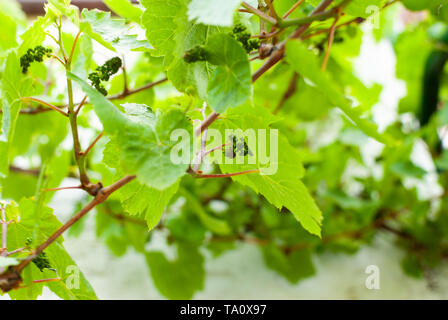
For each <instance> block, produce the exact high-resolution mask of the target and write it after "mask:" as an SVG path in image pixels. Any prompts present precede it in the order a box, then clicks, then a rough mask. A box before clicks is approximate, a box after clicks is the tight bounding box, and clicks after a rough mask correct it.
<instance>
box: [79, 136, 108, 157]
mask: <svg viewBox="0 0 448 320" xmlns="http://www.w3.org/2000/svg"><path fill="white" fill-rule="evenodd" d="M103 134H104V132H103V131H101V133H100V134H99V135H98V137H96V138H95V140H93V142H92V144H91V145H90V146H89V147H88V148H87V150H86V151H84V152H83V155H84V156H85V155H87V154H88V153H89V152H90V151H91V150H92V149H93V147H94V146H95V145H96V143H97V142H98V141H99V140H100V139H101V137H102V136H103Z"/></svg>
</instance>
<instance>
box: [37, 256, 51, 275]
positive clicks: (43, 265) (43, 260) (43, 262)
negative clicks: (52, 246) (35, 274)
mask: <svg viewBox="0 0 448 320" xmlns="http://www.w3.org/2000/svg"><path fill="white" fill-rule="evenodd" d="M33 263H34V264H35V265H36V267H38V268H39V270H40V271H44V269H52V267H51V264H50V261H49V260H48V258H47V254H46V253H45V252H42V253H41V254H39V255H38V256H37V257H36V258H34V259H33Z"/></svg>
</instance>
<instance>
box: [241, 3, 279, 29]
mask: <svg viewBox="0 0 448 320" xmlns="http://www.w3.org/2000/svg"><path fill="white" fill-rule="evenodd" d="M241 5H242V6H243V7H245V8H246V9H247V10H248V11H250V12H252V13H253V14H255V15H257V16H259V17H260V19H263V20H264V21H266V22H269V23H271V24H274V25H275V24H276V23H277V20H276V19H274V18H273V17H270V16H268V15H266V14H265V13H264V12H262V11H260V10H258V9H257V8H254V7H252V6H251V5H250V4H248V3H247V2H243V3H242V4H241Z"/></svg>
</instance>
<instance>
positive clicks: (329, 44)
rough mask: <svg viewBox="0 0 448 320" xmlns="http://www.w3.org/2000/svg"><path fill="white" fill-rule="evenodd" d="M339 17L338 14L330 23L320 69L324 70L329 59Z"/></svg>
mask: <svg viewBox="0 0 448 320" xmlns="http://www.w3.org/2000/svg"><path fill="white" fill-rule="evenodd" d="M339 17H340V16H339V15H338V16H337V17H336V18H335V19H334V21H333V24H332V25H331V28H330V33H329V35H328V46H327V50H326V51H325V56H324V60H323V62H322V67H321V70H322V71H325V70H326V69H327V64H328V59H330V53H331V47H332V46H333V41H334V33H335V31H336V24H337V23H338V20H339Z"/></svg>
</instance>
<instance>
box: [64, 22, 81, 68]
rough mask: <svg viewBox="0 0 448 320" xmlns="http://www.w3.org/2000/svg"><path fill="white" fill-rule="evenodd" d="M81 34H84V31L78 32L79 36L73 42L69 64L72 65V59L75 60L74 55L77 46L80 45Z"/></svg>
mask: <svg viewBox="0 0 448 320" xmlns="http://www.w3.org/2000/svg"><path fill="white" fill-rule="evenodd" d="M81 33H82V31H81V30H79V31H78V34H77V35H76V37H75V41H73V45H72V50H71V51H70V56H69V57H68V59H67V63H68V64H70V63H71V62H72V59H73V53H75V48H76V44H77V43H78V39H79V36H80V35H81Z"/></svg>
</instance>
